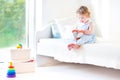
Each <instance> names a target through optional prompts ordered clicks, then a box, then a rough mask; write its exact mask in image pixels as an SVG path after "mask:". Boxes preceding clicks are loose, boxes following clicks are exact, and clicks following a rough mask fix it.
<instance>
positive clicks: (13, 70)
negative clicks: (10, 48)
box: [7, 62, 16, 78]
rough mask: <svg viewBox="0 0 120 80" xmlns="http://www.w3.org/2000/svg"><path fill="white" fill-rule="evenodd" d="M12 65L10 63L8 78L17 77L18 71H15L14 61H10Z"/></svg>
mask: <svg viewBox="0 0 120 80" xmlns="http://www.w3.org/2000/svg"><path fill="white" fill-rule="evenodd" d="M9 63H10V65H9V67H8V68H9V69H8V72H7V77H8V78H15V77H16V72H15V69H14V66H13V63H12V62H9Z"/></svg>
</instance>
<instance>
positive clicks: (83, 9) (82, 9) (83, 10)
mask: <svg viewBox="0 0 120 80" xmlns="http://www.w3.org/2000/svg"><path fill="white" fill-rule="evenodd" d="M76 13H78V14H80V15H87V16H88V17H90V11H89V10H88V8H87V7H86V6H81V7H80V8H79V9H78V10H77V11H76Z"/></svg>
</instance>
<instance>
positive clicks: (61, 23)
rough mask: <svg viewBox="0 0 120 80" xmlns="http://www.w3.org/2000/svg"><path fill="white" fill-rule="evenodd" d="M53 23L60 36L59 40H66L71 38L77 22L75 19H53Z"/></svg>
mask: <svg viewBox="0 0 120 80" xmlns="http://www.w3.org/2000/svg"><path fill="white" fill-rule="evenodd" d="M55 22H56V24H57V27H58V29H59V32H60V34H61V38H64V39H68V38H71V37H72V36H73V35H72V30H73V29H75V27H76V22H77V21H76V19H75V18H72V19H71V18H65V19H55Z"/></svg>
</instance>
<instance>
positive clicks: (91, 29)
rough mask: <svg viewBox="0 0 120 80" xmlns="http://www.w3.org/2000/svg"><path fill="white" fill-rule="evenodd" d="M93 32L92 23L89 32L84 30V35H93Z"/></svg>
mask: <svg viewBox="0 0 120 80" xmlns="http://www.w3.org/2000/svg"><path fill="white" fill-rule="evenodd" d="M92 32H93V23H92V22H91V23H90V26H89V29H88V30H84V31H83V33H84V34H92Z"/></svg>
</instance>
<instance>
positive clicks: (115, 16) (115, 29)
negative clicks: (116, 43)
mask: <svg viewBox="0 0 120 80" xmlns="http://www.w3.org/2000/svg"><path fill="white" fill-rule="evenodd" d="M110 1H111V2H110V13H109V14H110V27H109V29H110V36H111V38H119V35H120V9H119V8H120V0H110ZM119 39H120V38H119Z"/></svg>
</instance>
